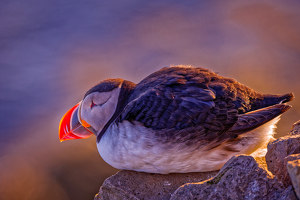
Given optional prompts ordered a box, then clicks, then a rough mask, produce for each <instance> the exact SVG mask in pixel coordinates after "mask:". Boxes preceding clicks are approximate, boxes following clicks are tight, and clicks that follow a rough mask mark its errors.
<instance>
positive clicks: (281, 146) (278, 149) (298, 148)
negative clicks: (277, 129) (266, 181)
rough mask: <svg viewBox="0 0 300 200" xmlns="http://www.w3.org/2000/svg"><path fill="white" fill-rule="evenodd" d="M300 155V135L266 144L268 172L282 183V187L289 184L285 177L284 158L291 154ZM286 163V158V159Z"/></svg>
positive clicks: (287, 178)
mask: <svg viewBox="0 0 300 200" xmlns="http://www.w3.org/2000/svg"><path fill="white" fill-rule="evenodd" d="M298 153H300V135H290V136H285V137H281V138H279V139H277V140H275V141H273V142H270V143H269V144H268V152H267V154H266V162H267V166H268V170H269V171H270V172H272V173H273V174H274V175H276V176H277V178H278V179H279V180H280V181H282V182H283V184H284V186H288V185H290V184H291V182H290V179H289V177H288V176H287V168H286V162H285V160H284V159H285V158H286V157H287V156H289V155H291V154H298ZM286 161H287V158H286Z"/></svg>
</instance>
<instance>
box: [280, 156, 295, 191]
mask: <svg viewBox="0 0 300 200" xmlns="http://www.w3.org/2000/svg"><path fill="white" fill-rule="evenodd" d="M299 159H300V154H292V155H289V156H287V157H285V158H284V162H283V163H284V164H283V166H284V169H282V171H281V172H282V174H280V178H281V182H282V183H283V184H284V185H285V186H289V185H292V182H291V178H290V175H289V173H288V170H287V163H288V162H289V161H293V160H299Z"/></svg>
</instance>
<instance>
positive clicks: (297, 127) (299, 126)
mask: <svg viewBox="0 0 300 200" xmlns="http://www.w3.org/2000/svg"><path fill="white" fill-rule="evenodd" d="M289 134H290V135H300V120H299V121H297V122H295V123H294V125H293V129H292V130H291V132H290V133H289Z"/></svg>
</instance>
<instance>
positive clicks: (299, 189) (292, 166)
mask: <svg viewBox="0 0 300 200" xmlns="http://www.w3.org/2000/svg"><path fill="white" fill-rule="evenodd" d="M287 169H288V172H289V175H290V177H291V180H292V183H293V187H294V190H295V192H296V194H297V196H298V198H300V160H299V159H297V160H293V161H288V163H287Z"/></svg>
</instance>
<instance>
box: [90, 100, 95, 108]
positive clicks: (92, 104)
mask: <svg viewBox="0 0 300 200" xmlns="http://www.w3.org/2000/svg"><path fill="white" fill-rule="evenodd" d="M94 106H96V104H95V103H94V101H93V100H92V103H91V106H90V107H91V109H92V108H93V107H94Z"/></svg>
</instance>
